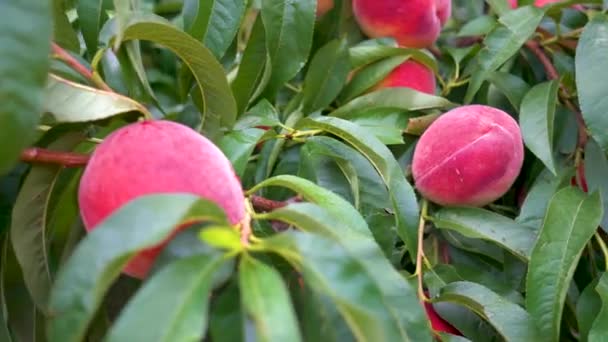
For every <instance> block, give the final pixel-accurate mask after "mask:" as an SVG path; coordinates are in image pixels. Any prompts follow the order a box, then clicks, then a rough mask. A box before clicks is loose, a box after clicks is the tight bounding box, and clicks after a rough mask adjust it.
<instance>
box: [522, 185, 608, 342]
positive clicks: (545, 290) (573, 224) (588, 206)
mask: <svg viewBox="0 0 608 342" xmlns="http://www.w3.org/2000/svg"><path fill="white" fill-rule="evenodd" d="M601 218H602V203H601V199H600V195H599V193H598V192H595V193H593V194H592V195H590V196H587V195H586V194H585V193H583V192H582V191H581V190H579V189H577V188H572V187H568V188H565V189H563V190H560V191H558V192H557V193H556V194H555V195H554V196H553V198H552V199H551V201H550V202H549V207H548V208H547V212H546V214H545V219H544V222H543V226H542V228H541V231H540V235H539V237H538V240H537V241H536V244H535V246H534V248H533V250H532V254H531V257H530V263H529V265H528V268H529V271H528V275H527V278H526V308H527V310H528V312H530V315H531V316H532V318H533V319H534V321H535V322H536V325H537V326H538V328H539V330H540V333H541V334H542V336H546V337H547V338H548V339H550V340H554V341H557V340H559V336H560V327H561V320H562V311H563V306H564V301H565V299H566V294H567V291H568V287H569V286H570V281H571V280H572V276H573V274H574V270H575V268H576V266H577V265H578V261H579V259H580V256H581V253H582V252H583V249H584V248H585V245H586V244H587V242H588V241H589V239H591V237H592V236H593V233H594V232H595V230H596V229H597V226H598V225H599V223H600V220H601Z"/></svg>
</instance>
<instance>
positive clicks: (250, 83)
mask: <svg viewBox="0 0 608 342" xmlns="http://www.w3.org/2000/svg"><path fill="white" fill-rule="evenodd" d="M270 68H271V64H270V61H269V59H268V56H267V51H266V33H265V31H264V25H263V24H262V20H261V19H260V18H259V17H258V18H256V21H255V23H254V24H253V28H252V29H251V35H250V36H249V41H248V42H247V47H246V48H245V51H244V52H243V58H242V59H241V63H240V64H239V69H238V72H237V75H236V78H235V79H234V81H233V82H232V84H231V88H232V92H233V93H234V97H235V99H236V104H237V107H238V110H237V113H238V115H239V116H240V115H242V114H243V113H244V112H245V110H246V109H247V106H248V105H249V102H250V101H251V100H253V99H254V97H255V96H256V89H260V88H263V87H265V86H266V83H267V81H268V80H267V79H266V80H264V74H265V70H267V69H268V70H270Z"/></svg>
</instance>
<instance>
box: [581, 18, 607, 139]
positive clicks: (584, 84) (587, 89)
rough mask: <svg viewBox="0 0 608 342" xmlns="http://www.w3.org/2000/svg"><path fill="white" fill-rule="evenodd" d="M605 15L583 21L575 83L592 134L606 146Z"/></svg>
mask: <svg viewBox="0 0 608 342" xmlns="http://www.w3.org/2000/svg"><path fill="white" fill-rule="evenodd" d="M607 54H608V18H607V17H606V16H605V15H602V14H597V15H594V16H593V19H592V20H591V21H589V23H588V24H587V25H585V27H584V30H583V33H582V34H581V37H580V39H579V41H578V45H577V47H576V56H575V59H574V61H575V67H576V73H575V75H576V87H577V90H578V96H579V101H580V105H581V110H582V112H583V118H584V119H585V123H586V124H587V127H588V129H589V131H590V132H591V136H592V137H593V138H594V139H595V140H596V141H597V142H598V143H599V144H600V146H601V147H602V150H604V151H606V150H608V117H606V113H607V112H608V97H606V94H607V93H608V83H607V82H606V80H607V79H608V60H607V59H606V58H605V56H606V55H607Z"/></svg>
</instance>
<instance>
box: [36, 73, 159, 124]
mask: <svg viewBox="0 0 608 342" xmlns="http://www.w3.org/2000/svg"><path fill="white" fill-rule="evenodd" d="M45 96H46V101H45V102H44V110H45V112H47V113H49V114H51V115H52V116H53V118H54V119H55V121H56V122H86V121H95V120H102V119H107V118H109V117H112V116H114V115H118V114H124V113H128V112H131V111H138V112H140V113H143V114H148V113H149V112H148V110H147V109H146V107H144V106H142V105H141V104H140V103H138V102H136V101H134V100H132V99H130V98H128V97H126V96H123V95H120V94H118V93H113V92H109V91H105V90H99V89H95V88H92V87H89V86H85V85H82V84H78V83H74V82H72V81H68V80H66V79H64V78H61V77H59V76H57V75H53V74H50V75H49V80H48V84H47V88H46V93H45Z"/></svg>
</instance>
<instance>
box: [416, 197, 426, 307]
mask: <svg viewBox="0 0 608 342" xmlns="http://www.w3.org/2000/svg"><path fill="white" fill-rule="evenodd" d="M427 212H428V201H427V200H426V199H424V198H423V199H422V209H420V221H419V222H418V250H417V251H416V271H415V272H414V274H415V275H416V277H417V279H418V297H419V298H420V299H421V300H422V301H425V302H428V301H429V298H428V297H427V296H426V295H425V294H424V284H423V281H422V262H423V259H424V245H423V243H424V225H425V223H426V221H425V220H426V216H427Z"/></svg>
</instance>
